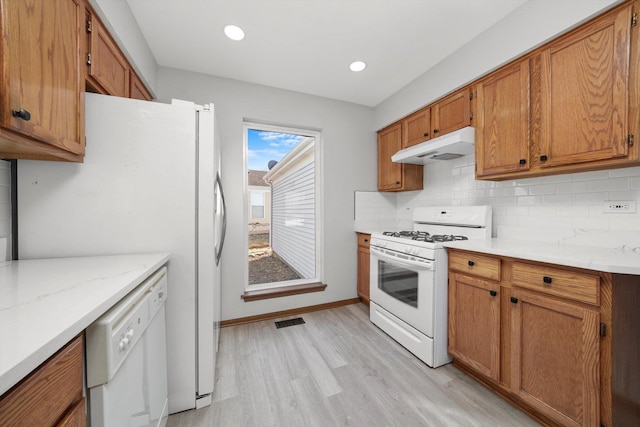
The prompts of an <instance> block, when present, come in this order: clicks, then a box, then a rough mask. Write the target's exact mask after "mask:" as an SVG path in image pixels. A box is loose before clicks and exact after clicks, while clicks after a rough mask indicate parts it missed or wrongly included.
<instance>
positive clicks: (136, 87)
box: [129, 70, 153, 101]
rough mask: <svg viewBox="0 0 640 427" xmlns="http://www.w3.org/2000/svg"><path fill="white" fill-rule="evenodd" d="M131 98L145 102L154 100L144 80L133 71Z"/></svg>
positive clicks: (131, 72) (130, 74)
mask: <svg viewBox="0 0 640 427" xmlns="http://www.w3.org/2000/svg"><path fill="white" fill-rule="evenodd" d="M129 98H133V99H141V100H143V101H151V100H152V99H153V97H152V96H151V94H150V93H149V91H148V90H147V88H146V87H145V85H144V83H142V80H140V78H139V77H138V75H137V74H136V73H135V72H134V71H133V70H130V72H129Z"/></svg>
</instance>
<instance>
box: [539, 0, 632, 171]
mask: <svg viewBox="0 0 640 427" xmlns="http://www.w3.org/2000/svg"><path fill="white" fill-rule="evenodd" d="M630 22H631V6H630V5H629V6H628V7H626V8H623V9H621V10H620V11H619V12H618V13H616V14H612V15H608V16H606V17H605V18H603V19H599V20H597V21H595V22H593V23H592V24H590V25H587V26H586V27H584V28H582V29H581V30H580V31H577V32H574V33H572V34H571V35H570V36H569V37H565V38H562V39H560V40H558V41H557V42H554V43H552V44H551V45H550V46H549V47H548V48H546V49H544V50H543V51H542V57H541V60H542V62H541V63H542V82H541V88H542V97H541V100H542V127H541V131H542V134H541V137H542V140H541V147H540V150H541V151H540V156H541V157H540V161H541V163H540V164H541V166H542V167H548V166H559V165H564V164H573V163H578V162H590V161H595V160H606V159H611V158H616V157H625V156H627V153H628V145H627V136H628V111H627V99H628V93H629V89H628V84H629V81H628V80H629V48H628V46H629V34H630Z"/></svg>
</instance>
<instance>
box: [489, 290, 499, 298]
mask: <svg viewBox="0 0 640 427" xmlns="http://www.w3.org/2000/svg"><path fill="white" fill-rule="evenodd" d="M489 295H491V296H492V297H495V296H496V295H498V293H497V292H496V291H489Z"/></svg>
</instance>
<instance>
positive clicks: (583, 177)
mask: <svg viewBox="0 0 640 427" xmlns="http://www.w3.org/2000/svg"><path fill="white" fill-rule="evenodd" d="M571 177H572V178H571V179H572V180H573V181H591V180H594V179H607V178H609V171H606V170H604V171H593V172H580V173H574V174H573V175H572V176H571Z"/></svg>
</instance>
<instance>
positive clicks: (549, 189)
mask: <svg viewBox="0 0 640 427" xmlns="http://www.w3.org/2000/svg"><path fill="white" fill-rule="evenodd" d="M474 170H475V163H474V156H473V155H469V156H465V157H461V158H459V159H456V160H450V161H442V162H438V163H431V164H429V165H427V166H425V170H424V189H423V190H421V191H411V192H402V193H391V194H389V193H379V194H383V195H384V196H380V197H379V198H378V199H381V200H383V202H381V203H379V205H376V203H375V201H376V198H375V197H374V196H370V195H369V194H375V193H365V194H367V196H366V197H360V200H361V201H362V200H364V201H365V202H366V203H361V204H360V205H359V204H358V199H359V198H358V193H361V192H357V196H356V219H358V217H360V218H368V219H371V218H372V217H375V215H376V212H378V211H379V212H381V213H382V214H383V216H384V217H385V218H387V219H388V217H389V213H388V211H389V207H388V205H390V204H392V202H393V199H395V211H396V218H395V219H396V226H397V227H396V228H411V225H412V224H411V220H412V215H413V209H414V208H415V207H418V206H456V205H484V204H488V205H491V206H492V207H493V233H494V237H496V236H497V237H503V238H519V237H520V238H524V239H527V240H545V241H547V240H558V239H569V240H570V239H571V238H575V237H576V236H582V239H578V240H580V243H584V242H585V241H587V240H588V239H587V237H585V236H595V235H600V236H601V235H602V234H603V233H604V232H606V233H607V235H624V236H627V237H629V239H631V240H633V242H630V243H631V244H635V239H636V238H637V237H635V235H636V234H637V235H638V236H640V212H639V211H638V209H640V203H639V201H640V167H631V168H624V169H612V170H603V171H595V172H583V173H572V174H564V175H554V176H546V177H538V178H526V179H516V180H510V181H499V182H494V181H478V180H476V179H475V176H474ZM606 201H633V202H635V203H636V212H633V213H604V212H603V205H604V202H606ZM632 237H633V238H632ZM613 240H614V241H615V242H618V241H619V239H617V238H614V239H613ZM638 240H640V239H638ZM637 246H640V243H637Z"/></svg>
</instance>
